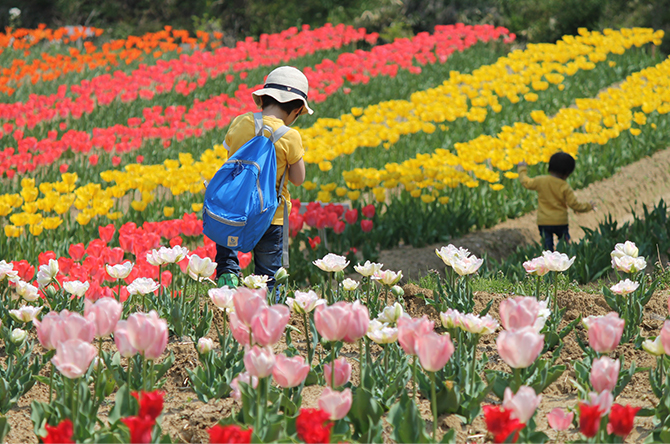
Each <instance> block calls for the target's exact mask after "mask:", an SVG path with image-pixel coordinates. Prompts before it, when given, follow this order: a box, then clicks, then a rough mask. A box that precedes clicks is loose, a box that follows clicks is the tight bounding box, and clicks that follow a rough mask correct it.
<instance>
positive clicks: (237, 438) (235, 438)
mask: <svg viewBox="0 0 670 444" xmlns="http://www.w3.org/2000/svg"><path fill="white" fill-rule="evenodd" d="M207 433H209V442H210V443H212V444H224V443H250V442H251V434H252V433H253V429H252V428H249V429H247V430H242V429H241V428H240V427H238V426H236V425H227V426H222V425H219V424H216V425H214V426H212V427H211V428H209V429H207Z"/></svg>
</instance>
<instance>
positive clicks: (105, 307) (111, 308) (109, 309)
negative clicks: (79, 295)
mask: <svg viewBox="0 0 670 444" xmlns="http://www.w3.org/2000/svg"><path fill="white" fill-rule="evenodd" d="M122 311H123V306H122V305H121V304H120V303H119V302H117V301H116V299H114V298H101V299H98V300H97V301H95V303H94V304H93V303H91V302H90V301H89V300H88V299H87V300H86V308H85V309H84V316H85V317H86V319H88V320H89V321H91V322H93V324H94V325H95V336H96V337H99V338H101V337H103V336H107V335H110V334H112V332H113V331H114V328H116V323H117V322H119V319H120V318H121V312H122Z"/></svg>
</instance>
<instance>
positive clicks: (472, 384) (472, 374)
mask: <svg viewBox="0 0 670 444" xmlns="http://www.w3.org/2000/svg"><path fill="white" fill-rule="evenodd" d="M473 342H474V344H472V359H471V363H470V365H471V367H470V378H471V379H470V390H471V391H470V393H473V394H474V393H475V381H476V377H475V374H476V370H475V364H476V362H475V360H476V359H477V343H478V342H479V335H474V340H473Z"/></svg>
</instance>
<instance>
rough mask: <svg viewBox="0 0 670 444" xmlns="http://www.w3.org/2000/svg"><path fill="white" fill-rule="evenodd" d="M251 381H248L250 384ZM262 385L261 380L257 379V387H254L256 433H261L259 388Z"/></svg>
mask: <svg viewBox="0 0 670 444" xmlns="http://www.w3.org/2000/svg"><path fill="white" fill-rule="evenodd" d="M251 379H253V376H252V377H251ZM251 383H253V381H250V384H251ZM262 384H263V378H258V385H257V386H256V404H257V405H256V433H260V431H261V414H262V413H261V387H262Z"/></svg>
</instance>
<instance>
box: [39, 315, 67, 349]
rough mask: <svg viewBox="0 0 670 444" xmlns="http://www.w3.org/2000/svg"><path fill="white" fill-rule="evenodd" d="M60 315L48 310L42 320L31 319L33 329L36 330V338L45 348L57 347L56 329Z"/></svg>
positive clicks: (57, 329)
mask: <svg viewBox="0 0 670 444" xmlns="http://www.w3.org/2000/svg"><path fill="white" fill-rule="evenodd" d="M60 321H61V318H60V315H59V314H58V313H56V312H55V311H50V312H49V313H47V314H46V315H45V316H44V317H43V318H42V321H38V320H37V319H35V320H33V325H34V326H35V330H37V339H38V340H39V341H40V344H42V347H44V348H45V349H47V350H55V349H56V347H58V342H59V341H58V331H59V325H60Z"/></svg>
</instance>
